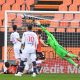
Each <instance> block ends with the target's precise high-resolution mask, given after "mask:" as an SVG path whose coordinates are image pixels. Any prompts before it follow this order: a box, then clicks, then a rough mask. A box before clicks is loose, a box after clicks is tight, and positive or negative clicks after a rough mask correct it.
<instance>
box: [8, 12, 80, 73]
mask: <svg viewBox="0 0 80 80" xmlns="http://www.w3.org/2000/svg"><path fill="white" fill-rule="evenodd" d="M11 16H12V17H11ZM34 20H38V21H40V22H41V25H43V26H44V27H46V29H47V30H48V31H49V32H51V33H52V34H53V35H54V36H55V38H56V39H57V41H58V42H59V44H60V45H62V46H63V47H64V48H65V49H66V50H68V51H69V52H71V53H73V54H76V55H80V27H79V26H80V14H79V13H78V14H77V13H15V12H14V13H8V25H7V26H8V29H7V33H8V35H7V43H8V44H7V47H8V50H7V59H8V60H15V58H14V51H13V47H12V45H11V43H10V34H11V32H12V25H14V24H16V25H17V26H18V32H19V34H20V36H21V37H22V34H23V32H25V31H26V27H27V25H29V24H32V26H33V31H35V32H36V31H37V30H38V29H40V27H39V26H37V25H36V24H35V23H33V21H34ZM42 39H43V40H44V41H45V42H46V39H47V37H46V34H45V33H44V32H42ZM42 52H44V53H45V57H46V63H45V64H42V66H43V68H42V70H41V72H50V73H78V71H77V70H76V69H74V71H73V72H71V71H72V69H71V68H74V67H73V66H72V65H70V64H69V63H68V62H67V61H64V60H62V59H61V58H59V56H58V55H57V54H56V52H55V51H54V49H52V48H51V47H44V46H42ZM76 62H77V61H76ZM46 67H47V68H49V70H48V71H46V70H45V69H46Z"/></svg>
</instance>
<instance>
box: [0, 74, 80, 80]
mask: <svg viewBox="0 0 80 80" xmlns="http://www.w3.org/2000/svg"><path fill="white" fill-rule="evenodd" d="M0 80H80V74H48V73H47V74H39V75H37V76H36V77H32V76H31V75H23V76H21V77H17V76H14V75H13V74H0Z"/></svg>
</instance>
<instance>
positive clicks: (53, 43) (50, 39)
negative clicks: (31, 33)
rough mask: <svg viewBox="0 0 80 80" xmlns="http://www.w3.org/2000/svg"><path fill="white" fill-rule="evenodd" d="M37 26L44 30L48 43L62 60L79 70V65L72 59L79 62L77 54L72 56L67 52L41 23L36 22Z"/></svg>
mask: <svg viewBox="0 0 80 80" xmlns="http://www.w3.org/2000/svg"><path fill="white" fill-rule="evenodd" d="M36 23H37V25H38V26H40V27H41V28H42V30H43V31H44V32H45V33H46V35H47V37H48V38H47V43H48V44H49V45H50V46H51V47H52V48H53V49H54V50H55V52H56V53H57V54H58V55H59V56H60V57H61V58H62V59H65V60H67V61H68V62H69V63H71V64H73V65H74V66H76V67H78V68H79V66H80V65H79V64H77V63H75V62H74V61H73V60H72V59H73V58H76V59H77V60H79V58H78V56H76V55H75V54H70V53H69V52H68V51H67V50H65V49H64V48H63V47H62V46H61V45H60V44H59V43H58V42H57V40H56V39H55V37H54V36H53V35H52V34H51V33H50V32H49V31H48V30H46V28H45V27H43V26H42V25H41V24H40V22H39V21H36Z"/></svg>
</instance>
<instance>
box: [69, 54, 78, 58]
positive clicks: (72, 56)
mask: <svg viewBox="0 0 80 80" xmlns="http://www.w3.org/2000/svg"><path fill="white" fill-rule="evenodd" d="M69 56H70V57H71V58H77V56H76V55H75V54H69Z"/></svg>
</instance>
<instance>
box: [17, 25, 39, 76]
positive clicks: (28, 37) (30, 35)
mask: <svg viewBox="0 0 80 80" xmlns="http://www.w3.org/2000/svg"><path fill="white" fill-rule="evenodd" d="M24 44H25V47H24V50H23V52H22V56H21V59H22V62H21V64H20V65H21V66H22V65H23V62H24V61H25V60H26V59H27V60H26V61H27V63H30V61H31V62H32V64H33V75H32V76H36V49H37V45H38V37H37V34H36V33H34V32H33V31H32V25H29V26H28V28H27V31H26V32H24V33H23V36H22V45H24ZM25 66H26V68H24V69H25V70H28V69H29V65H28V64H26V65H25ZM19 75H20V76H21V73H19ZM19 75H16V76H19Z"/></svg>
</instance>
